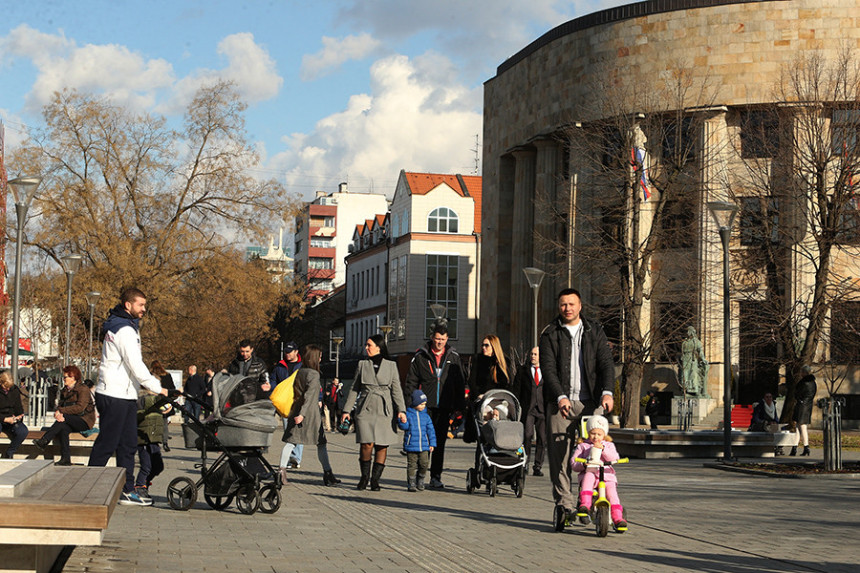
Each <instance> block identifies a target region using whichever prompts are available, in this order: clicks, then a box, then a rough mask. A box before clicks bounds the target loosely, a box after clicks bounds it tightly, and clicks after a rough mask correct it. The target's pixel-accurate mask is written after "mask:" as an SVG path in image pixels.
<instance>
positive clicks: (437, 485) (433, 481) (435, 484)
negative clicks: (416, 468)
mask: <svg viewBox="0 0 860 573" xmlns="http://www.w3.org/2000/svg"><path fill="white" fill-rule="evenodd" d="M430 487H432V488H433V489H442V488H443V487H445V484H444V483H442V480H441V479H439V478H435V477H431V478H430Z"/></svg>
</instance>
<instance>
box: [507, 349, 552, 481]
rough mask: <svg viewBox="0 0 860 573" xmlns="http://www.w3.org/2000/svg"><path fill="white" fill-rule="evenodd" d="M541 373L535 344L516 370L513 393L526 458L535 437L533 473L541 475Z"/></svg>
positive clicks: (543, 407)
mask: <svg viewBox="0 0 860 573" xmlns="http://www.w3.org/2000/svg"><path fill="white" fill-rule="evenodd" d="M543 388H544V382H543V375H542V374H541V371H540V349H539V348H538V347H537V346H535V347H534V348H532V351H531V353H530V354H529V363H528V364H523V365H522V366H520V368H519V370H517V375H516V377H515V378H514V394H515V395H516V396H517V399H518V400H519V401H520V407H521V408H522V410H523V421H524V426H525V427H524V434H523V438H524V442H525V443H524V444H523V446H524V447H525V451H526V459H532V438H536V440H535V441H536V442H537V443H536V444H535V453H534V463H533V464H532V468H533V475H536V476H542V475H543V472H542V471H541V467H542V466H543V457H544V449H545V447H546V446H545V444H544V436H545V435H546V405H545V404H544V397H543Z"/></svg>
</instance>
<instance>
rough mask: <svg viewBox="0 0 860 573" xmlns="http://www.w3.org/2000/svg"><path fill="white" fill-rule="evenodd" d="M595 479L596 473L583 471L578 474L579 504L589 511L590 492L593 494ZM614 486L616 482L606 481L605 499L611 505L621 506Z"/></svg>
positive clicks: (595, 484)
mask: <svg viewBox="0 0 860 573" xmlns="http://www.w3.org/2000/svg"><path fill="white" fill-rule="evenodd" d="M597 478H598V473H597V472H590V471H584V472H582V473H581V474H579V491H580V495H579V500H580V503H582V504H583V505H585V507H587V508H589V509H591V496H592V493H591V492H593V491H594V488H595V487H596V486H597ZM616 486H617V483H616V482H614V481H609V480H606V498H607V499H608V500H609V503H610V504H611V505H621V500H620V499H619V498H618V488H617V487H616ZM583 494H585V495H583ZM586 501H587V502H586Z"/></svg>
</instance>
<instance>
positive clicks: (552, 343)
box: [540, 288, 615, 522]
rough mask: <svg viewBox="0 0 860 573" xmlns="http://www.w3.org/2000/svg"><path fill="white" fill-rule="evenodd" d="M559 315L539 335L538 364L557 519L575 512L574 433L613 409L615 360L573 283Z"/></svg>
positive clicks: (561, 302)
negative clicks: (586, 418) (584, 419)
mask: <svg viewBox="0 0 860 573" xmlns="http://www.w3.org/2000/svg"><path fill="white" fill-rule="evenodd" d="M558 313H559V314H558V316H557V317H556V318H555V320H553V321H552V322H551V323H550V324H548V325H547V326H546V327H545V328H544V329H543V332H542V333H541V336H540V368H541V371H542V372H543V377H544V382H545V384H546V386H545V388H544V398H545V399H546V407H547V447H548V454H549V471H550V478H551V479H552V495H553V500H554V501H555V506H556V507H555V519H556V522H559V521H560V520H564V519H568V518H569V516H570V514H572V513H573V508H574V499H573V495H572V494H571V491H570V475H569V473H568V469H569V467H570V453H571V438H572V437H573V433H574V430H575V428H576V427H577V426H578V424H579V420H580V417H581V416H582V415H583V414H584V413H588V414H591V412H592V411H593V410H594V409H595V408H597V407H598V406H602V407H603V411H604V412H607V413H608V412H611V411H612V407H613V406H614V401H613V398H612V388H613V383H614V380H615V363H614V362H613V360H612V352H611V351H610V348H609V342H608V340H607V339H606V334H605V333H604V332H603V327H602V326H601V325H600V323H599V322H597V321H594V320H590V319H587V318H585V317H584V316H583V315H582V297H581V296H580V294H579V291H577V290H576V289H572V288H566V289H563V290H562V291H561V292H560V293H559V294H558Z"/></svg>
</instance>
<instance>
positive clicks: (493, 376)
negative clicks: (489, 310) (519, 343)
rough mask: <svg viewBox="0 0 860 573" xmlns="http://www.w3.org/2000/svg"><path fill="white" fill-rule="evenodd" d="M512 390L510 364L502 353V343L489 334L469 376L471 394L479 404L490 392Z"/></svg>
mask: <svg viewBox="0 0 860 573" xmlns="http://www.w3.org/2000/svg"><path fill="white" fill-rule="evenodd" d="M497 388H499V389H502V390H510V389H511V378H510V376H509V375H508V363H507V361H506V360H505V353H504V352H503V351H502V342H501V341H500V340H499V337H498V336H496V335H495V334H488V335H487V336H485V337H484V340H483V341H482V342H481V353H480V354H479V355H477V356H476V357H475V363H474V364H473V365H472V372H471V376H469V392H470V395H471V397H472V400H474V401H475V402H478V401H480V400H481V398H483V397H484V394H486V393H487V391H488V390H495V389H497Z"/></svg>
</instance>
